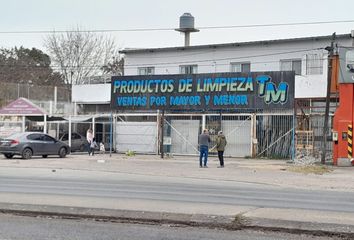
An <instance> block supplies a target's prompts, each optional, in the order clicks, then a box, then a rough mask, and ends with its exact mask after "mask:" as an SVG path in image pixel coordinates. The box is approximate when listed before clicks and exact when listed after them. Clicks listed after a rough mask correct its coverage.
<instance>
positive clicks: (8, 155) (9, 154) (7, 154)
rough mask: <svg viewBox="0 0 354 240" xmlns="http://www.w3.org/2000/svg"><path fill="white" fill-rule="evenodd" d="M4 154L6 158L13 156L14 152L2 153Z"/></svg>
mask: <svg viewBox="0 0 354 240" xmlns="http://www.w3.org/2000/svg"><path fill="white" fill-rule="evenodd" d="M4 155H5V157H6V158H8V159H11V158H12V157H13V156H14V154H11V153H6V154H4Z"/></svg>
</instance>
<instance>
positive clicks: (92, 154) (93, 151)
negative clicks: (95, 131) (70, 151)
mask: <svg viewBox="0 0 354 240" xmlns="http://www.w3.org/2000/svg"><path fill="white" fill-rule="evenodd" d="M96 148H98V145H97V143H96V139H95V138H93V139H92V141H91V144H90V154H89V155H91V156H94V155H95V149H96Z"/></svg>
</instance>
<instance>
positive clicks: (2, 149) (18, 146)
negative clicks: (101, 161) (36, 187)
mask: <svg viewBox="0 0 354 240" xmlns="http://www.w3.org/2000/svg"><path fill="white" fill-rule="evenodd" d="M69 152H70V147H69V146H68V145H67V144H65V143H63V142H61V141H58V140H56V139H55V138H53V137H51V136H49V135H47V134H44V133H39V132H24V133H15V134H13V135H11V136H10V137H8V138H5V139H2V140H1V141H0V153H2V154H4V155H5V157H6V158H12V157H13V156H14V155H20V156H22V158H23V159H29V158H31V157H32V156H40V155H42V157H44V158H46V157H48V155H59V157H61V158H63V157H65V156H66V154H67V153H69Z"/></svg>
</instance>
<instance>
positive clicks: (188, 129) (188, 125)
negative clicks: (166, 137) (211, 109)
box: [171, 120, 200, 154]
mask: <svg viewBox="0 0 354 240" xmlns="http://www.w3.org/2000/svg"><path fill="white" fill-rule="evenodd" d="M199 123H200V121H199V120H171V126H172V129H171V152H172V153H177V154H197V153H198V132H199Z"/></svg>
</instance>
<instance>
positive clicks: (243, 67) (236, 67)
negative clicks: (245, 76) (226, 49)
mask: <svg viewBox="0 0 354 240" xmlns="http://www.w3.org/2000/svg"><path fill="white" fill-rule="evenodd" d="M230 72H251V63H249V62H241V63H230Z"/></svg>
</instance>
